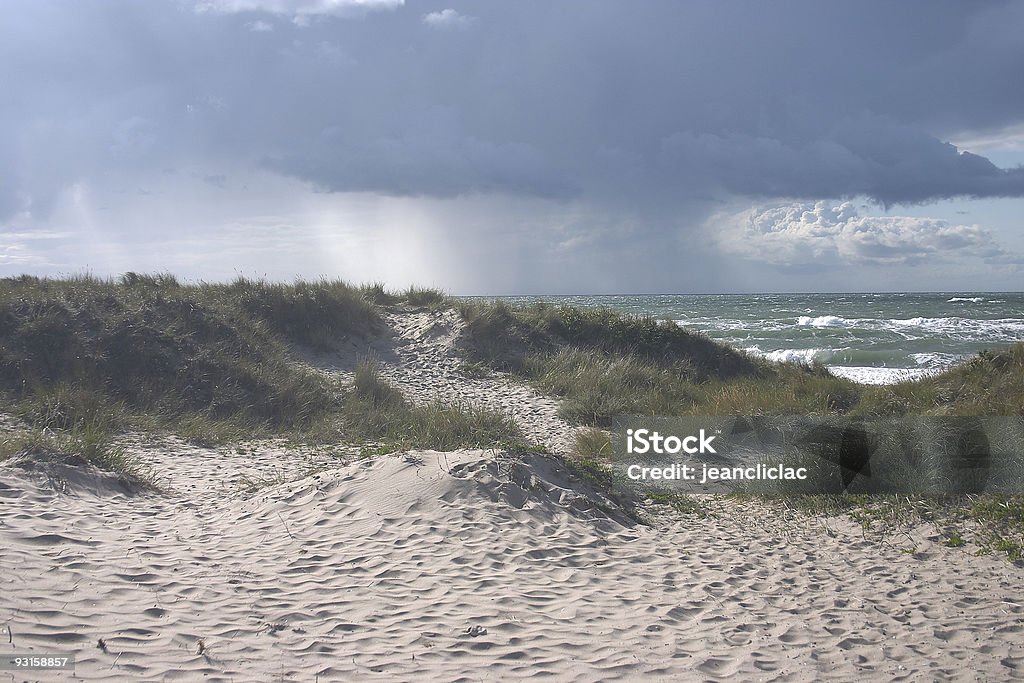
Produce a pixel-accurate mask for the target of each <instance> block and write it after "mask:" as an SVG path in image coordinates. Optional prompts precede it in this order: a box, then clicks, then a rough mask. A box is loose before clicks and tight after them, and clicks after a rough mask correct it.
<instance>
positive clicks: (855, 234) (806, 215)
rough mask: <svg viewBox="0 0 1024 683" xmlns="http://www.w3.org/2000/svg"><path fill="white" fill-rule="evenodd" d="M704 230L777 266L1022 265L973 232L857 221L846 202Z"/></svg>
mask: <svg viewBox="0 0 1024 683" xmlns="http://www.w3.org/2000/svg"><path fill="white" fill-rule="evenodd" d="M711 223H713V224H715V233H716V235H717V237H718V239H719V242H720V244H721V246H722V248H723V249H724V250H725V251H727V252H729V253H733V254H737V255H740V256H743V257H745V258H747V259H751V260H755V261H764V262H767V263H772V264H776V265H783V266H798V267H806V266H815V267H820V268H836V267H838V266H840V265H842V264H844V263H846V264H854V265H873V266H878V265H883V266H887V265H916V264H921V263H935V262H937V261H951V260H955V259H964V258H976V259H981V260H982V261H983V262H985V263H990V264H1012V263H1022V262H1024V259H1022V258H1021V257H1019V256H1015V255H1013V254H1010V253H1008V252H1006V251H1004V250H1003V249H1002V248H1001V247H1000V246H999V245H998V243H997V242H996V240H995V238H994V237H993V235H992V234H991V233H990V232H989V231H987V230H985V229H983V228H981V227H980V226H977V225H956V224H951V223H950V222H949V221H946V220H941V219H935V218H920V217H914V216H862V215H860V214H859V212H858V211H857V209H856V208H855V207H854V205H853V204H852V203H850V202H842V203H830V202H825V201H818V202H813V203H797V204H789V205H784V206H774V207H769V208H759V209H752V210H750V211H745V212H742V213H740V214H738V215H734V216H731V217H726V216H716V217H715V218H714V219H712V221H711Z"/></svg>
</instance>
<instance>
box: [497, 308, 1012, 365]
mask: <svg viewBox="0 0 1024 683" xmlns="http://www.w3.org/2000/svg"><path fill="white" fill-rule="evenodd" d="M500 298H502V299H505V300H507V301H509V302H511V303H530V302H535V301H545V302H549V303H552V304H568V305H573V306H594V307H607V308H611V309H615V310H618V311H623V312H626V313H633V314H639V315H651V316H654V317H655V318H658V319H660V320H664V321H666V322H667V323H668V322H671V323H674V324H676V325H680V326H682V327H685V328H687V329H690V330H695V331H699V332H703V333H704V334H706V335H707V336H709V337H711V338H712V339H715V340H717V341H720V342H724V343H725V344H729V345H730V346H733V347H735V348H737V349H742V350H744V351H747V352H749V353H751V354H754V355H756V356H762V357H765V358H769V359H771V360H777V361H793V362H802V363H811V362H814V361H819V362H821V363H823V364H825V365H826V366H828V367H829V368H830V369H831V370H832V372H833V373H834V374H836V375H840V376H843V377H847V378H849V379H851V380H854V381H856V382H861V383H865V384H891V383H895V382H899V381H903V380H907V379H915V378H918V377H921V376H924V375H928V374H932V373H936V372H940V371H942V370H944V369H946V368H949V367H951V366H953V365H955V364H957V363H959V362H962V361H963V360H965V359H967V358H969V357H971V356H974V355H976V354H977V353H978V352H979V351H982V350H985V349H998V348H1001V347H1005V346H1008V345H1010V344H1013V343H1015V342H1020V341H1024V293H1021V292H1014V293H1007V292H966V293H965V292H941V293H939V292H933V293H888V294H700V295H689V294H687V295H607V296H517V297H500Z"/></svg>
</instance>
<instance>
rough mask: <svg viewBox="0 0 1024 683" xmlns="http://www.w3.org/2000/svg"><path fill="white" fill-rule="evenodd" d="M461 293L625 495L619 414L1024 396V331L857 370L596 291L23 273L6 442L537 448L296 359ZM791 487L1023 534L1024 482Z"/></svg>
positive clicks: (114, 452)
mask: <svg viewBox="0 0 1024 683" xmlns="http://www.w3.org/2000/svg"><path fill="white" fill-rule="evenodd" d="M448 306H452V307H455V308H456V309H457V310H458V311H459V312H460V313H461V315H462V317H463V319H464V320H465V322H466V331H465V335H464V338H463V340H462V342H463V347H462V348H463V349H464V352H465V359H464V361H463V363H462V365H461V372H462V374H463V375H464V376H466V377H473V378H486V377H489V376H491V375H492V374H493V373H495V372H510V373H512V374H513V375H515V376H518V377H520V378H522V379H523V380H525V381H529V382H531V383H532V384H533V385H534V386H536V387H537V388H538V389H539V390H540V391H543V392H545V393H548V394H550V395H554V396H557V397H559V398H560V399H561V414H562V415H563V417H565V418H566V419H567V420H569V421H570V422H572V423H574V424H577V425H582V426H585V427H586V428H584V429H581V430H580V431H579V433H578V435H577V438H576V446H575V455H574V456H572V457H569V458H567V461H566V464H567V466H568V467H569V469H570V470H571V471H572V472H574V473H575V474H576V475H577V476H579V477H580V478H581V479H584V480H586V481H588V482H589V483H590V484H592V485H594V486H595V487H597V489H598V490H602V491H606V492H608V494H609V496H610V497H611V498H612V499H615V498H616V497H619V498H621V501H622V505H623V506H624V507H625V508H627V509H632V507H631V506H632V505H633V502H631V499H630V498H629V495H630V494H628V492H627V491H626V488H625V487H624V486H623V484H622V482H620V481H618V480H617V479H616V476H615V475H614V473H612V472H611V471H610V469H609V468H608V467H607V462H608V458H609V456H610V453H611V443H610V440H609V435H608V433H607V432H606V431H603V429H602V428H606V427H607V426H608V425H609V424H610V420H611V418H612V417H613V416H615V415H617V414H642V415H664V416H671V415H737V414H777V415H786V414H797V415H799V414H816V415H851V416H905V415H1024V344H1018V345H1017V346H1014V347H1012V348H1010V349H1006V350H1002V351H996V352H986V353H982V354H980V355H979V356H977V357H976V358H974V359H973V360H971V361H970V362H968V363H965V364H963V365H960V366H958V367H956V368H953V369H952V370H949V371H947V372H945V373H943V374H941V375H938V376H935V377H930V378H925V379H920V380H916V381H911V382H903V383H900V384H896V385H892V386H882V387H864V386H861V385H857V384H855V383H853V382H850V381H847V380H844V379H840V378H837V377H834V376H832V375H831V374H829V373H828V372H827V371H826V370H825V369H824V368H822V367H804V366H798V365H790V364H777V363H769V362H767V361H763V360H760V359H756V358H751V357H749V356H747V355H745V354H743V353H740V352H737V351H735V350H732V349H730V348H727V347H725V346H722V345H720V344H717V343H715V342H713V341H712V340H710V339H708V338H707V337H705V336H704V335H701V334H695V333H692V332H689V331H686V330H684V329H682V328H679V327H677V326H675V325H667V324H661V323H659V322H658V321H656V320H654V319H652V318H650V317H634V316H629V315H622V314H619V313H615V312H613V311H609V310H603V309H577V308H571V307H561V306H550V305H543V304H536V305H531V306H525V307H512V306H510V305H508V304H507V303H503V302H500V301H499V302H494V303H483V302H479V301H472V302H466V301H454V300H451V299H448V298H447V297H446V296H445V295H443V294H442V293H440V292H437V291H434V290H428V289H418V288H410V289H409V290H407V291H405V292H399V293H392V292H388V291H387V290H386V289H385V288H384V287H383V286H382V285H380V284H373V285H367V286H362V287H357V286H352V285H348V284H346V283H344V282H338V281H320V282H307V281H298V282H296V283H294V284H280V283H268V282H264V281H259V280H249V279H244V278H241V279H238V280H236V281H234V282H231V283H226V284H205V283H198V284H182V283H179V282H178V281H177V280H176V279H175V278H174V277H173V276H170V275H137V274H134V273H128V274H126V275H125V276H123V277H122V278H120V279H119V280H116V281H115V280H104V279H98V278H93V277H88V276H82V277H75V278H69V279H64V280H50V279H40V278H34V277H20V278H14V279H6V280H0V402H2V403H0V405H2V407H3V410H4V411H6V412H10V413H13V414H16V415H18V416H20V417H22V418H23V419H25V420H26V421H27V422H28V423H29V424H30V425H31V427H30V428H29V429H27V430H22V431H19V432H18V433H17V434H13V435H7V436H6V437H4V438H3V440H2V441H0V458H3V457H10V456H16V455H26V454H27V455H32V454H43V453H46V454H50V456H52V457H54V458H58V459H65V460H67V459H72V460H74V459H75V458H78V459H80V460H83V461H86V462H90V463H93V464H96V465H98V466H101V467H103V468H105V469H110V470H113V471H115V472H121V473H124V474H125V475H126V476H135V475H137V474H138V469H137V468H138V464H137V463H135V462H133V461H131V460H130V459H129V458H127V457H126V456H125V455H124V452H123V450H120V449H118V448H117V447H116V446H115V445H114V444H115V443H116V439H115V437H116V435H117V434H119V433H122V432H125V431H128V430H132V429H142V430H151V429H160V430H169V431H172V432H174V433H177V434H179V435H181V436H183V437H185V438H188V439H190V440H193V441H196V442H199V443H204V444H214V443H225V442H232V441H235V442H237V441H242V440H248V439H251V438H254V437H256V438H258V437H263V436H270V435H282V436H286V437H288V438H290V439H292V440H293V441H298V442H302V443H349V444H354V445H356V446H362V452H364V453H365V454H367V455H373V454H377V453H385V452H391V451H394V450H397V449H401V448H413V447H426V448H436V449H442V450H447V449H454V448H460V447H507V448H516V449H521V450H526V449H529V448H530V446H529V445H528V444H527V443H526V442H525V440H524V439H523V437H522V435H521V433H520V432H519V430H518V428H517V427H516V425H515V424H514V423H513V422H511V421H510V420H509V419H508V418H507V417H506V416H504V415H501V414H499V413H495V412H491V411H486V410H480V409H476V408H472V407H468V406H464V405H448V404H442V403H434V404H430V405H412V404H410V403H409V402H408V401H406V400H405V399H404V398H403V396H402V395H401V393H400V392H399V391H398V390H397V389H395V388H394V387H392V386H391V385H389V384H388V383H387V382H386V381H385V380H384V379H383V377H382V376H381V374H380V372H379V370H378V369H377V368H376V367H375V366H373V365H372V364H366V365H362V366H360V367H359V368H357V369H356V373H355V378H354V381H353V382H352V383H351V385H342V384H339V383H337V382H336V381H334V380H332V379H330V378H328V377H326V376H324V375H322V374H319V373H317V372H314V371H313V370H311V369H309V368H308V367H307V366H305V365H303V364H301V363H298V362H297V361H296V358H295V355H294V351H295V349H296V347H301V348H307V349H313V350H321V351H326V350H330V349H331V348H332V347H334V346H335V345H337V344H338V343H339V342H341V341H343V340H346V339H356V340H358V339H360V338H366V339H370V338H374V337H376V336H377V335H379V334H380V333H381V332H382V331H383V329H384V323H383V313H384V312H385V311H386V310H407V311H408V310H424V309H426V310H440V309H444V308H445V307H448ZM646 495H647V496H648V497H649V499H650V500H651V502H652V503H654V504H655V505H667V506H670V507H673V508H675V509H677V510H681V511H683V512H695V513H697V512H699V506H696V507H695V506H694V504H693V501H692V500H691V499H690V498H688V497H680V496H677V495H675V494H673V493H671V492H665V491H656V490H653V491H649V492H647V493H646ZM787 500H788V501H789V503H788V504H791V505H792V506H794V507H796V508H798V509H800V510H803V511H807V512H810V513H812V514H816V515H833V514H848V515H850V516H852V517H853V518H854V519H855V520H857V521H858V522H859V523H860V524H861V525H862V526H864V528H876V527H878V526H880V525H881V526H884V525H885V524H889V523H891V522H892V521H893V520H896V519H919V520H920V519H937V518H938V516H939V515H940V512H941V514H942V515H947V516H948V515H953V516H954V517H956V516H957V515H959V518H958V519H960V520H961V521H960V522H956V523H952V524H951V525H950V526H948V527H947V528H948V529H950V531H947V535H946V536H945V538H946V539H947V540H950V541H953V540H954V539H960V540H964V541H965V542H967V543H973V544H974V545H975V546H978V547H980V548H982V549H985V550H986V551H993V552H1004V553H1006V554H1007V555H1008V556H1010V557H1011V558H1013V559H1020V558H1021V556H1022V553H1024V550H1022V549H1024V513H1022V505H1024V503H1022V501H1021V499H1020V498H1019V497H1007V498H996V497H993V496H983V497H973V498H959V499H955V500H952V501H951V500H948V499H942V500H934V499H927V498H923V497H917V498H914V497H903V498H901V499H890V498H888V497H885V496H873V497H871V499H870V501H866V502H865V501H864V500H861V499H860V497H858V496H849V495H848V496H839V497H835V496H804V495H793V494H792V493H790V494H789V496H788V498H787ZM964 520H966V522H964ZM883 521H884V524H883ZM954 531H955V533H956V535H955V536H954V535H953V532H954Z"/></svg>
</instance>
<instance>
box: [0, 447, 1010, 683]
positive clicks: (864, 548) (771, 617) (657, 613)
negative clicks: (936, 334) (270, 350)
mask: <svg viewBox="0 0 1024 683" xmlns="http://www.w3.org/2000/svg"><path fill="white" fill-rule="evenodd" d="M149 446H150V450H149V452H148V455H147V457H148V458H149V460H150V461H151V462H152V466H153V468H154V471H155V474H157V475H158V477H160V479H161V481H162V482H163V484H164V486H165V489H166V490H165V491H164V492H162V493H161V492H144V493H137V492H136V493H133V492H131V491H128V490H126V489H125V488H124V487H123V486H121V485H120V484H118V483H117V482H116V481H113V480H112V479H111V478H110V477H109V476H107V475H99V474H97V473H95V472H93V473H89V472H84V473H83V472H81V471H76V472H69V471H64V470H49V471H46V470H45V469H40V468H38V467H37V468H36V469H35V470H34V471H26V470H24V469H22V468H20V467H18V466H14V465H7V466H4V467H2V468H0V547H2V548H3V552H2V553H0V596H2V598H0V636H4V635H5V634H6V632H7V628H8V627H9V629H10V640H11V641H12V642H0V652H10V651H15V650H17V651H26V650H33V651H37V652H46V651H55V650H71V651H75V652H76V653H77V657H78V664H77V667H76V670H75V672H74V677H71V676H69V675H67V674H41V675H38V676H35V675H34V674H33V675H32V676H25V675H23V674H18V675H17V676H16V677H12V680H22V679H23V678H31V679H35V678H38V679H39V680H67V679H69V678H72V679H81V680H111V681H119V680H224V681H282V680H283V681H314V680H320V681H334V680H466V681H470V680H472V681H477V680H507V679H514V678H526V677H533V676H541V675H547V676H548V677H550V678H552V679H553V680H580V681H592V680H616V679H617V680H637V679H648V680H725V679H733V678H737V677H738V678H740V679H744V680H801V681H802V680H818V679H822V678H832V679H837V680H849V679H853V678H867V679H886V680H888V679H895V680H929V679H936V678H951V679H962V680H975V679H980V680H1003V679H1007V678H1014V677H1022V675H1024V670H1022V667H1024V648H1022V646H1024V635H1022V633H1024V604H1022V603H1024V600H1021V598H1020V591H1019V586H1020V569H1019V568H1017V567H1015V566H1013V565H1012V564H1010V563H1008V562H1006V560H1005V559H1000V558H997V557H974V556H972V555H970V554H968V553H966V552H959V551H955V550H950V549H946V548H938V547H937V546H936V545H935V539H929V538H925V537H923V536H922V537H919V538H916V539H914V542H915V543H916V544H917V552H916V553H915V554H907V553H906V552H904V551H903V548H902V547H901V546H900V544H899V543H892V544H885V543H878V542H877V541H876V540H872V539H862V538H861V535H860V532H859V531H857V530H855V529H853V528H852V527H849V526H844V525H842V524H839V523H833V528H832V529H829V530H825V529H823V528H822V527H821V526H820V525H817V524H811V523H804V524H799V523H794V521H793V520H785V519H778V518H775V517H767V516H765V509H764V508H763V507H760V506H758V505H756V504H753V503H750V504H747V505H746V506H739V505H736V504H729V507H727V508H723V509H721V510H719V511H718V513H717V514H715V515H713V516H711V517H709V518H705V519H702V518H698V517H678V518H674V519H664V520H662V523H660V524H658V525H656V526H655V527H643V526H631V525H630V524H629V523H628V522H627V521H626V520H625V518H615V517H614V516H609V515H608V514H605V512H603V511H602V509H601V508H602V507H603V506H602V505H600V503H601V501H600V500H596V499H595V496H594V494H593V493H592V492H590V491H588V490H587V488H586V486H585V485H583V484H582V483H581V482H579V481H577V480H575V479H573V478H572V477H571V476H569V475H568V474H567V473H566V472H564V471H563V470H562V469H561V467H560V466H559V464H558V461H557V460H555V459H553V458H550V457H547V456H527V457H524V458H510V457H508V456H504V455H502V454H498V453H494V452H483V451H463V452H455V453H436V452H420V453H409V454H406V455H396V456H389V457H383V458H379V459H376V460H372V461H360V462H355V463H352V464H348V465H342V466H338V465H337V463H336V462H333V461H331V460H329V459H324V458H321V459H320V460H317V459H316V458H312V459H311V458H303V457H301V456H297V455H294V454H289V453H287V452H285V451H282V450H277V449H274V448H273V447H267V448H264V449H262V450H261V449H256V450H255V451H254V452H246V453H244V454H242V453H238V452H236V451H235V450H226V449H223V450H219V451H206V450H203V449H197V448H194V447H187V446H185V445H183V444H181V443H179V442H176V441H174V440H163V441H160V442H158V443H152V444H149ZM138 447H142V446H141V445H140V446H138ZM211 464H212V465H211ZM311 466H314V467H316V468H318V469H317V471H315V472H313V473H311V474H309V475H308V476H302V473H303V471H304V470H307V469H308V468H310V467H311ZM72 469H75V470H78V468H72ZM254 471H258V472H263V473H264V476H265V477H266V478H267V479H271V480H272V479H274V478H281V479H286V478H287V477H288V476H296V477H299V478H297V479H295V480H294V481H282V482H281V483H278V484H272V485H268V486H266V487H265V488H262V489H261V490H259V491H258V492H257V493H255V494H246V493H243V492H242V491H241V490H240V489H239V487H238V484H237V482H238V480H239V478H240V477H242V476H251V475H252V472H254ZM719 505H726V504H725V503H720V504H719ZM7 640H8V638H6V637H0V641H7ZM101 640H102V647H101V646H100V643H101ZM5 678H6V675H5V674H3V673H0V680H4V679H5Z"/></svg>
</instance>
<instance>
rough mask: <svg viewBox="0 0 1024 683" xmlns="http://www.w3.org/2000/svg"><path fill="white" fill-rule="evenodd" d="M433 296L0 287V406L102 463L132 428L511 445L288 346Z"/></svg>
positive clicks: (146, 279)
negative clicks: (349, 378)
mask: <svg viewBox="0 0 1024 683" xmlns="http://www.w3.org/2000/svg"><path fill="white" fill-rule="evenodd" d="M445 300H446V299H445V298H444V295H442V294H440V293H438V292H435V291H433V290H425V289H410V290H409V291H407V292H404V293H399V294H390V293H388V292H386V291H385V290H384V289H383V287H380V286H379V285H370V286H367V287H355V286H352V285H348V284H346V283H344V282H338V281H321V282H307V281H297V282H295V283H293V284H281V283H268V282H263V281H258V280H248V279H244V278H240V279H237V280H235V281H234V282H231V283H226V284H205V283H198V284H188V285H186V284H181V283H179V282H178V281H177V280H176V279H175V278H174V277H173V276H170V275H138V274H135V273H128V274H126V275H124V276H123V277H121V278H120V279H118V280H107V279H99V278H94V277H90V276H79V277H73V278H67V279H63V280H51V279H45V278H35V277H20V278H13V279H5V280H0V400H2V405H3V406H4V409H5V410H8V411H9V412H11V413H14V414H16V415H18V416H20V417H22V418H23V419H25V420H26V421H27V422H28V423H29V424H31V425H32V426H33V430H34V433H36V434H37V435H42V436H39V437H38V438H39V439H41V440H42V441H45V442H46V443H47V444H48V445H47V447H48V448H49V449H50V450H51V451H53V452H54V453H59V452H63V451H66V450H68V449H69V448H70V449H77V450H79V451H81V452H82V453H83V454H85V455H86V456H87V457H88V459H89V460H90V461H94V462H95V463H96V464H101V465H103V464H104V463H105V464H106V465H109V466H111V467H114V466H116V465H117V463H116V462H114V460H112V459H108V460H104V457H103V453H104V452H110V453H113V452H114V451H113V450H110V448H112V447H111V446H110V443H109V440H110V437H111V436H113V435H116V434H118V433H121V432H124V431H127V430H131V429H139V430H152V429H158V430H169V431H172V432H174V433H176V434H179V435H181V436H183V437H185V438H187V439H189V440H191V441H195V442H198V443H200V444H204V445H214V444H218V443H225V442H231V441H238V440H244V439H250V438H258V437H265V436H270V435H285V436H288V437H290V438H292V439H294V440H298V441H302V442H316V443H322V442H338V441H348V442H363V441H368V440H373V441H378V442H385V443H387V444H390V445H393V446H395V447H400V446H406V447H413V446H415V447H426V448H458V447H468V446H484V445H487V446H491V445H495V444H499V443H519V442H521V441H522V439H521V437H520V435H519V432H518V430H517V428H516V427H515V425H514V424H512V423H511V422H510V421H509V420H508V419H507V418H506V417H504V416H502V415H498V414H495V413H492V412H488V411H481V410H476V409H473V408H469V407H465V406H447V405H443V404H434V405H430V406H426V407H417V406H412V405H410V404H408V403H406V402H405V401H404V400H403V399H402V398H401V395H400V394H399V393H398V392H397V390H395V389H393V388H390V387H388V386H387V385H386V383H384V382H383V381H382V380H381V379H380V378H379V376H378V375H377V374H376V373H375V371H374V370H373V369H372V368H370V367H369V366H365V367H361V368H359V370H358V371H357V373H356V383H355V386H353V387H343V386H339V385H337V384H335V383H333V382H332V381H330V380H328V379H327V378H325V377H323V376H321V375H320V374H318V373H314V372H312V371H311V370H309V369H307V368H306V367H304V366H302V365H300V364H298V363H296V362H295V361H294V359H293V356H292V354H291V347H292V346H293V345H294V346H301V347H308V348H313V349H321V350H322V349H329V348H331V347H333V346H334V345H335V344H337V343H339V342H340V341H342V340H344V339H346V338H351V337H354V336H362V337H369V336H372V335H374V334H377V333H378V332H379V331H380V329H381V326H382V317H381V312H382V310H383V308H384V307H386V306H395V305H402V306H428V307H429V306H437V305H439V302H442V301H445ZM85 434H91V435H94V436H95V439H99V438H100V437H101V436H102V439H103V443H104V444H105V446H104V447H102V448H101V447H100V446H99V443H100V442H99V441H96V440H95V439H94V440H90V439H92V437H90V439H84V440H83V438H84V437H83V436H82V435H85ZM42 441H40V443H42ZM94 441H95V442H94ZM18 447H19V448H20V446H18ZM5 448H6V450H11V449H12V448H15V446H8V447H5ZM105 448H106V450H104V449H105ZM62 449H63V450H62Z"/></svg>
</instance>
